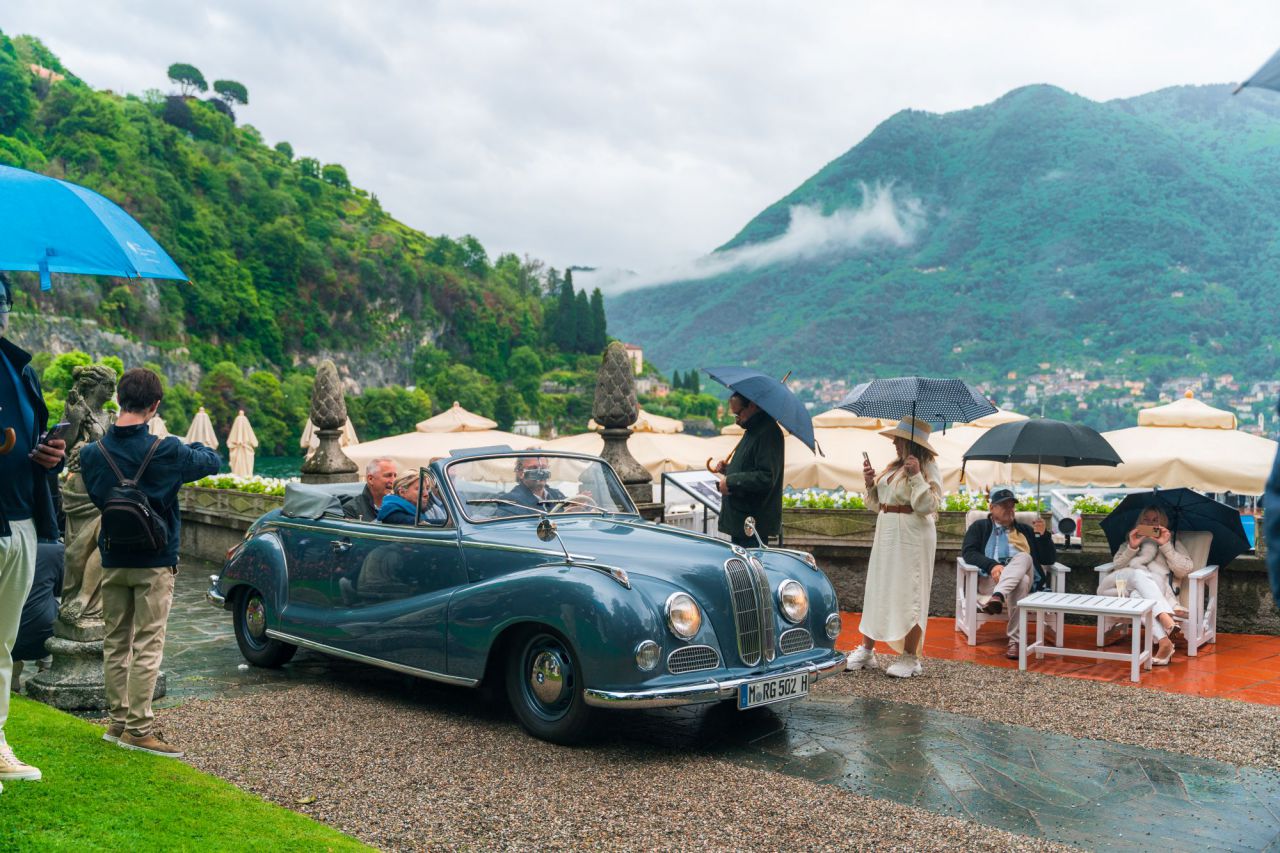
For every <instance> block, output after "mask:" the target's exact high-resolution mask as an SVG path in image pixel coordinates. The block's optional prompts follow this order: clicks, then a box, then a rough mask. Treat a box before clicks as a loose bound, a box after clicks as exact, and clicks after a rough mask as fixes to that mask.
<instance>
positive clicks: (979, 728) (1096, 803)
mask: <svg viewBox="0 0 1280 853" xmlns="http://www.w3.org/2000/svg"><path fill="white" fill-rule="evenodd" d="M216 569H217V567H215V566H211V565H200V564H197V563H190V562H188V563H185V564H184V566H183V571H182V573H181V574H180V575H179V577H178V584H177V591H176V596H175V601H174V607H173V612H172V616H171V618H170V623H169V632H168V640H167V643H166V648H165V664H164V668H165V670H166V672H167V673H168V683H169V694H168V696H166V697H165V698H164V699H163V700H161V701H160V702H158V703H157V706H158V707H165V706H172V705H175V704H178V703H180V702H184V701H188V700H190V699H216V698H219V697H231V696H244V695H248V694H252V693H254V692H260V691H274V690H285V689H289V688H291V687H294V686H296V685H299V684H317V683H322V684H334V685H340V686H347V687H350V688H352V689H360V690H370V691H378V692H386V693H390V694H396V695H400V696H403V697H407V698H409V699H410V700H411V701H415V702H421V703H423V704H424V705H426V706H435V705H450V706H453V707H455V708H457V709H458V710H460V711H461V712H462V713H464V714H475V715H479V716H484V717H492V716H495V715H502V716H509V712H508V711H507V710H506V709H505V708H502V707H501V706H493V705H487V704H485V703H484V702H483V700H482V699H481V698H480V697H479V695H478V691H473V690H467V689H463V688H454V687H446V686H443V685H437V684H434V683H431V682H426V681H422V680H419V679H414V678H411V677H409V676H405V675H401V674H398V673H393V672H390V671H387V670H382V669H378V668H376V667H371V666H366V665H364V664H357V663H353V662H348V661H343V660H337V659H334V658H329V657H326V656H324V655H320V654H317V653H314V652H309V651H307V650H305V649H304V650H299V652H298V654H297V656H296V657H295V658H294V659H293V661H292V662H291V663H290V664H288V665H286V666H284V667H282V668H280V669H277V670H270V669H260V668H257V667H250V666H249V665H248V664H246V663H245V662H244V659H243V658H242V657H241V656H240V653H239V650H238V649H237V647H236V642H235V638H234V636H233V634H232V628H231V614H230V613H229V612H226V611H221V610H218V609H217V608H215V607H213V606H211V605H209V604H208V603H207V602H206V601H205V598H204V591H205V589H207V585H208V576H209V574H210V573H211V572H213V571H216ZM609 731H610V735H609V736H608V738H609V739H611V740H623V741H627V742H631V743H637V744H649V745H652V746H653V747H654V748H657V749H661V750H669V749H672V748H676V749H684V750H689V751H693V752H699V753H704V754H710V755H715V756H716V757H718V758H721V759H725V760H729V761H733V762H736V763H739V764H742V765H744V766H748V767H753V768H759V769H764V770H770V771H773V772H778V773H783V774H787V775H791V776H797V777H801V778H804V779H808V780H811V781H814V782H819V783H824V784H831V785H837V786H840V787H843V788H846V789H849V790H853V791H857V792H860V793H863V794H868V795H871V796H874V797H878V798H883V799H887V800H893V801H896V802H899V803H904V804H909V805H915V806H919V807H922V808H925V809H928V810H930V811H935V812H939V813H944V814H951V815H956V816H961V817H966V818H969V819H972V820H976V821H978V822H980V823H983V824H986V825H990V826H996V827H999V828H1001V829H1006V830H1009V831H1012V832H1016V833H1020V834H1023V835H1028V836H1033V837H1038V838H1046V839H1050V840H1053V841H1060V842H1064V843H1067V844H1074V845H1080V846H1085V847H1089V848H1094V849H1112V850H1125V849H1131V850H1138V849H1142V850H1145V849H1152V848H1164V849H1169V850H1186V849H1198V850H1205V849H1213V850H1219V849H1221V850H1259V849H1267V848H1269V847H1275V848H1277V849H1280V774H1277V773H1273V772H1269V771H1264V770H1258V769H1253V768H1238V767H1235V766H1233V765H1230V764H1225V763H1222V762H1216V761H1211V760H1207V759H1202V758H1193V757H1189V756H1185V755H1180V754H1176V753H1170V752H1163V751H1159V750H1151V749H1144V748H1141V747H1136V746H1126V745H1120V744H1115V743H1110V742H1107V741H1099V740H1086V739H1079V738H1072V737H1067V736H1065V735H1055V734H1049V733H1046V732H1042V731H1035V730H1032V729H1029V728H1024V727H1021V726H1014V725H1007V724H1003V723H997V722H991V721H987V720H981V719H976V718H972V717H967V716H962V715H959V714H951V713H946V712H943V711H935V710H930V709H926V708H921V707H918V706H915V705H909V704H905V703H899V702H888V701H883V700H879V699H864V698H852V697H821V696H820V697H814V698H811V699H808V700H805V701H803V702H795V703H790V704H789V705H785V706H781V707H778V708H775V709H761V710H757V711H752V712H748V713H745V714H742V713H738V712H737V711H734V710H732V709H726V707H725V706H724V705H723V704H721V705H718V706H702V707H699V708H693V709H671V710H663V711H649V712H626V713H618V714H617V720H616V724H614V725H610V726H609Z"/></svg>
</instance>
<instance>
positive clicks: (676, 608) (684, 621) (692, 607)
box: [667, 592, 702, 640]
mask: <svg viewBox="0 0 1280 853" xmlns="http://www.w3.org/2000/svg"><path fill="white" fill-rule="evenodd" d="M667 627H669V628H670V629H671V633H673V634H675V635H676V636H677V637H679V638H680V639H682V640H687V639H689V638H690V637H692V636H693V635H694V634H696V633H698V629H699V628H701V627H702V611H701V610H699V609H698V602H696V601H694V600H693V597H692V596H690V595H688V594H687V593H683V592H673V593H672V594H671V595H670V597H668V598H667Z"/></svg>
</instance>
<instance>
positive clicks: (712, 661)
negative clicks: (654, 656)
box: [667, 646, 720, 674]
mask: <svg viewBox="0 0 1280 853" xmlns="http://www.w3.org/2000/svg"><path fill="white" fill-rule="evenodd" d="M719 667H720V653H719V652H717V651H716V650H715V649H713V648H711V647H710V646H685V647H684V648H680V649H676V650H675V651H674V652H672V653H671V654H669V655H667V671H668V672H672V673H676V674H679V673H681V672H699V671H701V670H704V669H718V668H719Z"/></svg>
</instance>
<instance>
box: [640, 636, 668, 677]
mask: <svg viewBox="0 0 1280 853" xmlns="http://www.w3.org/2000/svg"><path fill="white" fill-rule="evenodd" d="M661 655H662V649H660V648H658V644H657V643H655V642H654V641H653V640H643V641H641V642H640V644H639V645H638V646H636V666H638V667H640V668H641V669H642V670H644V671H645V672H649V671H650V670H652V669H653V668H654V667H656V666H657V665H658V658H659V657H661Z"/></svg>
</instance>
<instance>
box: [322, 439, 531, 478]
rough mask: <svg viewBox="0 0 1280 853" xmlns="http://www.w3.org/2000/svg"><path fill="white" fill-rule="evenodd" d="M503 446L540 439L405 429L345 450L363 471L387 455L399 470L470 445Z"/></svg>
mask: <svg viewBox="0 0 1280 853" xmlns="http://www.w3.org/2000/svg"><path fill="white" fill-rule="evenodd" d="M495 445H506V446H507V447H510V448H511V449H512V450H527V449H528V448H531V447H540V446H542V442H541V441H539V440H538V439H536V438H529V437H528V436H524V435H516V434H515V433H510V432H502V431H501V430H496V429H493V430H469V431H462V432H408V433H404V434H403V435H393V436H390V437H388V438H379V439H377V440H375V441H365V442H361V443H360V444H353V445H351V446H350V447H347V448H345V450H344V452H345V453H346V454H347V456H348V457H349V458H351V459H352V460H353V461H355V462H356V463H357V464H358V465H359V466H360V468H361V471H363V470H364V466H365V465H366V464H368V463H369V462H370V461H371V460H373V459H378V458H380V457H386V458H388V459H393V460H395V463H396V467H397V468H398V469H399V470H400V471H409V470H413V469H416V468H419V467H421V466H423V465H427V464H428V463H430V462H431V460H432V459H435V458H436V457H437V456H448V455H449V452H450V451H452V450H463V449H465V448H469V447H489V446H495Z"/></svg>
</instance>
